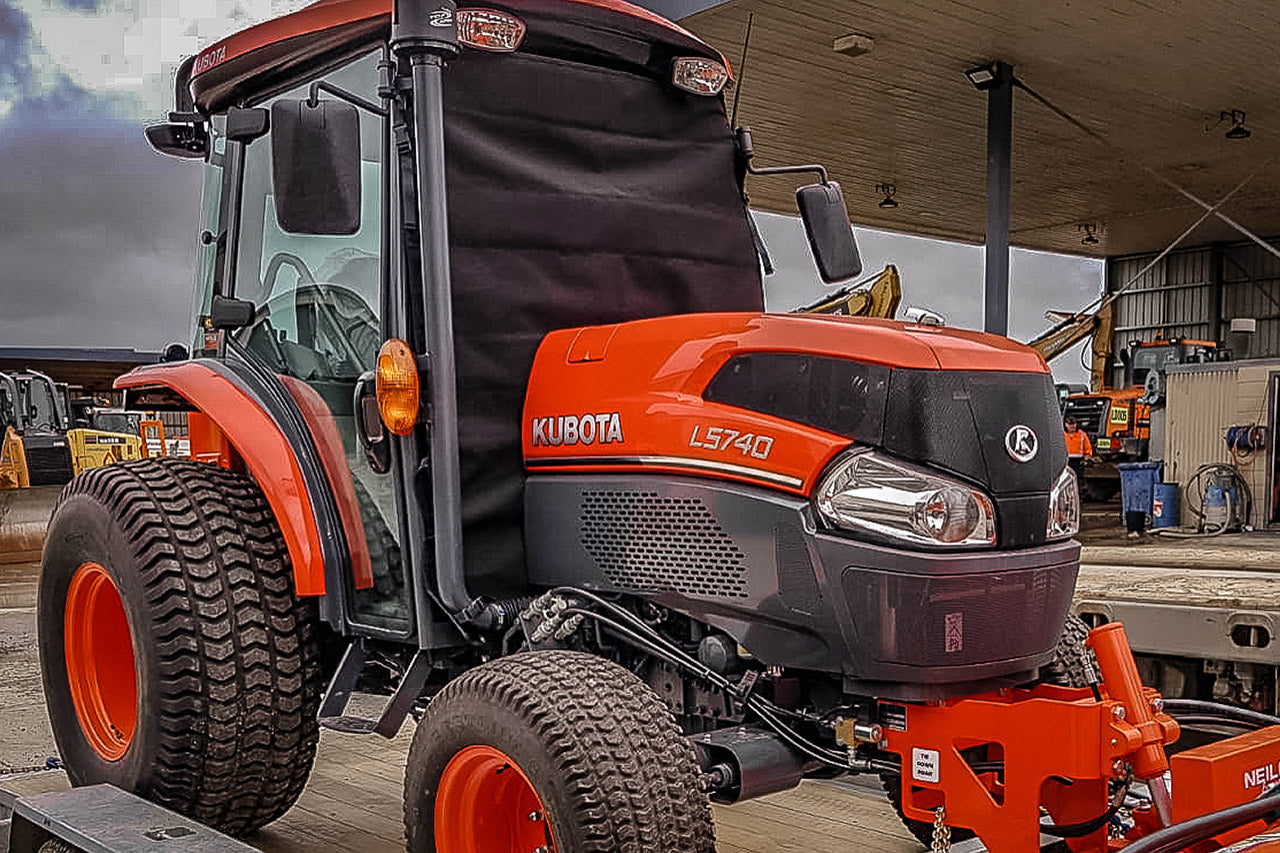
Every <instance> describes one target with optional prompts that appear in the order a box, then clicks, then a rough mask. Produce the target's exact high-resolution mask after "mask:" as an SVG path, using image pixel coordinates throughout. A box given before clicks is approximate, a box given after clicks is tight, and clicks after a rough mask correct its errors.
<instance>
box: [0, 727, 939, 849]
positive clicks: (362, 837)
mask: <svg viewBox="0 0 1280 853" xmlns="http://www.w3.org/2000/svg"><path fill="white" fill-rule="evenodd" d="M411 730H412V729H411V726H408V725H406V726H405V730H404V732H402V733H401V735H400V736H399V737H398V738H396V739H395V740H392V741H386V740H383V739H381V738H378V737H370V736H355V735H344V734H338V733H335V732H331V731H326V732H324V733H323V734H322V735H321V744H320V755H319V758H318V760H317V761H316V767H315V771H314V772H313V773H312V775H311V782H310V784H309V785H308V786H307V790H306V791H305V792H304V793H303V795H302V798H301V799H300V800H299V801H298V804H297V805H296V806H294V807H293V809H292V810H291V811H290V812H289V813H288V814H287V815H285V816H284V817H283V818H282V819H280V820H279V821H277V822H276V823H274V824H272V825H271V826H269V827H267V828H266V829H264V830H262V831H260V832H258V833H256V834H255V835H253V836H251V837H250V838H248V839H246V841H248V842H249V843H250V844H251V845H253V846H254V847H257V848H258V849H260V850H262V851H264V853H314V851H318V850H325V851H350V853H397V852H398V851H403V850H404V831H403V823H402V812H401V791H402V785H403V781H404V763H405V755H406V754H407V753H408V751H409V738H410V733H411ZM0 784H3V786H4V787H5V788H7V789H8V790H11V791H14V792H16V793H18V794H24V793H25V794H34V793H42V792H45V791H52V790H60V789H64V788H66V787H67V780H66V777H65V776H64V775H63V774H62V773H36V774H30V775H26V776H20V777H16V778H12V779H10V780H7V781H4V782H3V783H0ZM873 784H874V783H873V782H872V781H871V780H867V781H861V782H858V783H856V784H853V783H843V782H840V783H837V782H805V783H803V784H802V785H801V786H800V787H799V788H797V789H795V790H792V791H785V792H783V793H780V794H774V795H772V796H768V797H763V798H761V799H759V800H754V801H751V802H748V803H743V804H741V805H737V806H732V807H728V806H716V807H715V816H716V828H717V837H718V838H719V840H720V843H719V845H718V850H719V851H720V853H801V851H803V853H851V851H854V850H858V851H870V853H908V851H919V850H920V849H921V847H920V845H918V844H916V843H915V841H914V840H913V839H911V837H910V836H908V835H907V834H906V830H904V829H903V828H902V825H901V824H900V823H899V822H898V818H897V816H896V815H894V813H893V811H892V809H890V808H889V806H888V804H887V802H886V801H885V798H884V796H883V795H882V794H880V793H879V792H878V790H872V788H871V786H872V785H873Z"/></svg>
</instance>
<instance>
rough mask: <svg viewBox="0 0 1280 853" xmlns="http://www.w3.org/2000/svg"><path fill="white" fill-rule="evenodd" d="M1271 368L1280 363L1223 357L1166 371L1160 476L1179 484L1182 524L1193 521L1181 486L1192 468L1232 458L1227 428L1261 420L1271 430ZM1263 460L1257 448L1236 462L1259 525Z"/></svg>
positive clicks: (1264, 505)
mask: <svg viewBox="0 0 1280 853" xmlns="http://www.w3.org/2000/svg"><path fill="white" fill-rule="evenodd" d="M1273 373H1280V363H1277V362H1275V361H1271V362H1265V363H1260V364H1251V363H1249V362H1225V363H1222V364H1215V365H1205V366H1198V367H1196V368H1194V369H1193V370H1188V371H1185V372H1180V371H1175V372H1171V373H1170V374H1169V376H1168V386H1167V401H1168V402H1167V408H1166V414H1167V430H1168V432H1167V436H1168V437H1167V440H1166V452H1165V471H1164V479H1165V482H1169V483H1177V484H1179V485H1180V486H1182V487H1183V495H1182V506H1183V516H1182V523H1183V524H1194V523H1195V518H1194V517H1193V516H1191V515H1190V514H1189V513H1188V512H1187V511H1186V506H1187V496H1186V492H1185V489H1186V485H1187V483H1188V482H1189V481H1190V479H1191V477H1192V476H1193V475H1194V474H1195V472H1196V470H1197V469H1199V468H1200V466H1202V465H1209V464H1215V463H1220V464H1227V463H1230V462H1231V461H1232V459H1231V454H1230V452H1229V451H1228V449H1227V442H1226V434H1227V429H1228V428H1229V427H1232V426H1237V425H1246V426H1247V425H1252V424H1261V425H1264V426H1266V427H1268V429H1269V430H1270V431H1271V432H1272V433H1273V434H1274V424H1272V423H1271V413H1270V406H1269V404H1268V400H1269V399H1270V390H1269V386H1270V378H1271V375H1272V374H1273ZM1268 459H1269V457H1268V454H1267V453H1257V454H1254V456H1253V457H1252V458H1251V459H1248V460H1241V461H1240V462H1239V464H1238V466H1237V467H1238V468H1239V470H1240V473H1241V474H1242V475H1243V476H1244V478H1245V480H1246V481H1247V482H1248V483H1249V488H1250V489H1251V490H1252V492H1253V498H1254V508H1253V517H1252V522H1253V523H1254V524H1255V525H1258V526H1262V525H1264V524H1265V523H1266V520H1267V516H1266V512H1267V509H1268V500H1267V497H1268V476H1267V472H1268ZM1197 500H1198V498H1197Z"/></svg>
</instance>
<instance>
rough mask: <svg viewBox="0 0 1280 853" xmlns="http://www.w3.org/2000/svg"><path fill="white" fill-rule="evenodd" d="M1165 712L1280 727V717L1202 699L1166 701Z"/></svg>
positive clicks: (1256, 725) (1254, 725) (1255, 726)
mask: <svg viewBox="0 0 1280 853" xmlns="http://www.w3.org/2000/svg"><path fill="white" fill-rule="evenodd" d="M1164 710H1165V712H1166V713H1168V714H1169V715H1170V716H1172V717H1177V715H1178V713H1179V712H1182V713H1183V714H1191V715H1194V716H1206V717H1220V718H1225V719H1228V720H1233V721H1235V722H1238V723H1243V724H1245V725H1250V726H1253V727H1254V728H1257V729H1260V728H1263V727H1265V726H1280V717H1277V716H1274V715H1272V714H1264V713H1262V712H1261V711H1251V710H1249V709H1248V708H1237V707H1236V706H1234V705H1223V704H1220V703H1218V702H1205V701H1203V700H1200V699H1165V700H1164Z"/></svg>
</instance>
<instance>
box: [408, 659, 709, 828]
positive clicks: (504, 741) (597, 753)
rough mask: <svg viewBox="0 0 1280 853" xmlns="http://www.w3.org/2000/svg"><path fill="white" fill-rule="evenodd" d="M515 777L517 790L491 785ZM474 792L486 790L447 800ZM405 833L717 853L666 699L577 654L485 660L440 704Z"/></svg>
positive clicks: (416, 764) (414, 775)
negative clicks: (506, 775) (510, 775)
mask: <svg viewBox="0 0 1280 853" xmlns="http://www.w3.org/2000/svg"><path fill="white" fill-rule="evenodd" d="M486 759H487V760H488V763H487V764H486V763H485V761H486ZM508 770H511V771H513V772H514V773H516V774H518V775H517V777H515V778H516V779H517V780H518V781H516V782H512V783H511V785H512V786H514V790H513V789H512V788H511V787H510V786H508V787H505V788H504V787H502V786H500V785H498V784H497V782H496V781H495V780H496V779H497V778H498V775H499V774H502V773H503V772H504V771H508ZM468 784H470V785H471V786H472V787H470V788H468V787H467V785H468ZM464 790H471V791H473V792H474V791H477V790H479V791H481V792H482V793H481V795H480V796H471V797H470V798H467V797H463V796H458V795H457V794H456V793H451V792H460V791H464ZM480 800H484V802H478V801H480ZM530 803H533V804H535V805H533V806H530V805H529V804H530ZM471 806H476V807H475V808H474V809H472V808H471ZM535 814H537V815H538V817H537V818H536V819H532V818H531V816H533V815H535ZM405 827H406V831H407V834H408V841H409V850H410V851H412V853H437V850H439V851H441V853H443V851H446V850H447V851H448V853H532V851H533V850H536V849H538V848H539V847H541V846H545V847H546V848H547V849H548V850H555V851H556V853H714V851H715V829H714V827H713V825H712V821H711V809H710V805H709V803H708V800H707V795H706V793H705V792H704V791H703V790H702V786H701V771H700V769H699V766H698V762H697V760H696V758H695V756H694V750H693V747H692V745H691V744H690V743H689V741H688V740H686V739H685V738H684V736H683V735H682V734H681V733H680V730H679V728H678V727H677V726H676V724H675V720H674V719H672V717H671V713H670V711H668V710H667V707H666V705H664V704H663V703H662V701H661V700H660V699H658V697H657V695H656V694H654V692H653V691H652V690H650V689H649V687H648V686H646V685H645V684H644V683H642V682H641V681H640V680H639V679H638V678H636V677H635V676H634V675H632V674H631V673H630V672H628V671H627V670H625V669H623V668H622V667H620V666H618V665H616V664H614V663H611V662H609V661H607V660H604V659H603V658H599V657H596V656H594V655H588V654H583V653H580V652H569V651H544V652H530V653H525V654H518V655H513V656H511V657H507V658H501V659H499V660H496V661H493V662H491V663H488V664H484V665H483V666H480V667H477V668H475V669H473V670H471V671H469V672H467V673H465V674H463V675H461V676H459V677H458V678H456V679H455V680H454V681H453V682H452V683H450V684H449V685H448V686H447V687H445V689H444V690H443V691H441V692H440V693H439V694H438V695H437V696H436V697H435V698H434V699H432V700H431V703H430V704H429V705H428V706H427V711H426V714H425V716H424V717H423V719H422V721H421V722H420V723H419V724H418V728H417V731H416V732H415V733H414V737H413V745H412V747H411V748H410V750H409V760H408V769H407V771H406V773H405ZM544 833H545V835H544ZM441 845H444V846H441Z"/></svg>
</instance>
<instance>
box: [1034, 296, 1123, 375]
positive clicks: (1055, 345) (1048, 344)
mask: <svg viewBox="0 0 1280 853" xmlns="http://www.w3.org/2000/svg"><path fill="white" fill-rule="evenodd" d="M1115 316H1116V315H1115V303H1114V302H1106V303H1103V305H1102V307H1100V308H1099V309H1098V310H1096V311H1083V312H1081V313H1079V314H1071V313H1067V312H1064V311H1050V312H1048V313H1047V314H1045V317H1046V318H1047V319H1049V320H1051V321H1053V323H1054V325H1053V327H1052V328H1050V329H1049V330H1048V331H1046V332H1043V333H1041V334H1040V335H1038V336H1037V337H1035V338H1034V339H1032V340H1030V341H1027V346H1029V347H1031V348H1032V349H1033V350H1035V351H1036V352H1038V353H1040V356H1041V357H1042V358H1043V359H1044V360H1045V361H1052V360H1053V359H1055V358H1057V357H1058V356H1060V355H1062V354H1063V353H1064V352H1066V351H1067V350H1069V349H1071V348H1072V347H1073V346H1075V345H1076V344H1078V343H1080V342H1081V341H1082V340H1084V339H1085V338H1087V337H1090V336H1092V337H1093V343H1092V344H1091V345H1090V347H1089V387H1090V388H1091V389H1094V390H1097V389H1100V388H1104V387H1106V384H1107V361H1108V360H1109V359H1110V358H1111V338H1112V335H1113V334H1114V332H1115Z"/></svg>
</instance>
